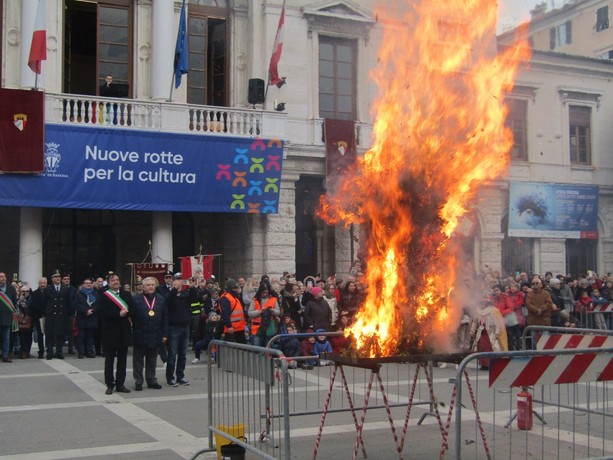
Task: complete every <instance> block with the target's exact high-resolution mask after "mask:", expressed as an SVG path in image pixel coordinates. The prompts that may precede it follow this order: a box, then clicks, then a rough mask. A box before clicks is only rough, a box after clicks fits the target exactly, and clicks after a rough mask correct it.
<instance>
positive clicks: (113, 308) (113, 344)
mask: <svg viewBox="0 0 613 460" xmlns="http://www.w3.org/2000/svg"><path fill="white" fill-rule="evenodd" d="M106 292H107V291H104V292H100V293H98V306H99V309H100V317H101V318H102V325H103V326H102V348H105V349H113V348H121V347H128V346H130V345H132V326H131V325H130V315H129V314H128V315H126V316H120V314H119V313H120V308H119V307H118V306H117V305H116V304H115V303H114V302H113V301H112V300H111V299H110V298H109V297H108V295H107V294H106ZM119 296H120V297H121V298H122V299H123V300H124V302H125V303H126V304H127V305H128V312H129V311H130V310H131V309H132V308H134V304H133V302H132V295H131V294H130V293H129V292H125V291H124V290H121V291H120V292H119Z"/></svg>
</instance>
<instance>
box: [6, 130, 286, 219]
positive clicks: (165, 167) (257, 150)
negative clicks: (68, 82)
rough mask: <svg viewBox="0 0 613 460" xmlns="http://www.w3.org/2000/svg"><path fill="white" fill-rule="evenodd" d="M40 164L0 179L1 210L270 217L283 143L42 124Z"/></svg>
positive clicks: (275, 202)
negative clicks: (31, 170)
mask: <svg viewBox="0 0 613 460" xmlns="http://www.w3.org/2000/svg"><path fill="white" fill-rule="evenodd" d="M44 161H45V170H44V172H43V173H41V174H34V175H23V174H19V175H17V174H4V175H0V202H1V203H2V204H3V206H31V207H61V208H82V209H119V210H141V211H197V212H248V213H273V214H274V213H277V212H278V207H279V206H278V204H279V191H280V188H281V170H282V162H283V143H282V142H281V141H280V140H278V139H241V138H234V137H217V136H203V135H194V134H174V133H167V132H165V133H161V132H157V131H137V130H121V129H107V128H101V129H98V128H91V127H74V126H70V127H67V126H62V125H53V124H47V125H46V128H45V160H44Z"/></svg>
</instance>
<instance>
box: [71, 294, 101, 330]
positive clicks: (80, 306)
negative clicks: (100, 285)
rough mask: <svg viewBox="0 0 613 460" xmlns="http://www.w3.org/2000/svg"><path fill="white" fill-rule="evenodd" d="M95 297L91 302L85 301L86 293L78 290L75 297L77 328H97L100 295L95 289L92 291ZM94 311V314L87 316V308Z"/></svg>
mask: <svg viewBox="0 0 613 460" xmlns="http://www.w3.org/2000/svg"><path fill="white" fill-rule="evenodd" d="M92 295H93V296H94V297H95V300H94V302H93V303H91V304H88V303H87V295H86V294H85V293H84V292H83V291H78V292H77V294H76V296H75V299H76V301H77V327H78V328H79V329H97V328H98V314H99V313H100V311H99V310H100V306H99V305H98V296H99V295H100V294H99V293H98V291H96V290H95V289H94V290H93V292H92ZM90 308H91V309H92V310H93V311H94V314H93V315H91V316H87V311H88V310H89V309H90Z"/></svg>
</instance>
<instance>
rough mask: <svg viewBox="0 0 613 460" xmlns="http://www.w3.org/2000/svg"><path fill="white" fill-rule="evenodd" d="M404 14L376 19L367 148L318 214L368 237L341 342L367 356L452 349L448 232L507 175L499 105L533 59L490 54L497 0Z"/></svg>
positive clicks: (453, 273)
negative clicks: (355, 305)
mask: <svg viewBox="0 0 613 460" xmlns="http://www.w3.org/2000/svg"><path fill="white" fill-rule="evenodd" d="M404 3H406V5H405V6H404V11H406V15H405V16H404V17H402V18H400V17H399V16H398V11H397V10H395V9H393V8H388V2H381V9H380V11H377V15H378V18H379V22H384V23H385V24H386V25H387V27H386V32H385V33H384V35H383V37H382V42H381V47H380V49H379V60H378V65H377V67H376V68H375V69H373V71H372V73H371V75H372V78H373V79H374V81H375V82H376V84H377V86H378V89H379V93H378V97H377V98H376V102H375V104H374V110H375V111H376V117H375V125H374V133H375V140H374V144H373V146H372V147H371V149H370V150H369V151H368V152H366V154H365V155H364V157H363V158H362V159H360V160H359V162H358V164H357V166H356V169H355V171H353V172H352V174H350V175H348V176H346V177H345V179H344V181H343V182H342V183H341V184H339V185H338V186H335V187H334V188H335V190H336V192H335V193H334V194H328V195H326V196H325V197H324V198H323V199H322V206H321V211H320V215H321V216H322V217H323V218H324V219H325V220H326V221H327V222H328V223H330V224H338V223H341V222H343V223H345V224H347V225H348V224H349V223H358V224H360V225H361V226H362V229H363V230H365V231H363V233H365V234H367V235H368V238H367V241H366V242H365V251H366V256H365V258H366V263H367V267H366V270H365V276H364V281H365V283H366V284H367V296H366V298H365V301H364V303H363V305H362V307H361V309H360V312H359V314H358V316H357V317H356V321H355V322H354V324H353V325H352V326H351V328H350V331H349V332H348V334H349V335H351V336H352V337H353V339H354V341H355V348H356V351H357V352H358V354H359V355H360V356H363V357H381V356H391V355H396V354H407V353H418V352H420V351H421V352H422V353H423V352H424V351H434V352H443V351H445V352H447V351H450V350H451V336H452V335H453V333H454V332H455V330H456V329H457V326H458V325H459V320H460V315H461V310H462V308H461V305H459V302H457V300H455V299H454V292H453V291H454V285H455V280H456V277H457V274H458V271H459V270H460V269H461V268H463V266H462V265H461V264H462V263H463V261H462V260H461V257H459V251H458V249H457V245H455V244H453V241H454V238H453V235H454V230H455V229H456V227H457V226H458V223H459V222H460V220H461V219H462V217H463V216H464V215H465V214H466V213H468V212H469V211H470V209H471V207H474V205H475V201H476V199H477V198H478V193H479V191H480V190H482V187H483V186H484V185H487V184H491V183H492V181H494V180H496V179H500V178H502V177H503V176H504V175H505V173H506V171H507V167H508V162H509V158H508V152H509V150H510V148H511V147H512V145H513V135H512V133H511V131H510V130H509V129H508V128H506V127H505V117H506V114H507V109H506V106H505V104H504V99H505V95H506V94H507V93H508V92H509V91H510V90H511V89H512V87H513V82H514V78H515V75H516V73H517V69H518V66H519V65H520V64H521V63H522V62H525V61H526V60H527V59H528V58H529V47H528V45H527V44H526V43H525V42H522V41H518V43H517V44H516V45H515V46H513V47H510V48H508V49H506V50H504V51H502V52H500V53H499V52H497V49H496V45H495V27H496V1H495V0H470V1H466V0H447V1H444V2H442V1H437V0H424V1H422V2H412V1H409V0H405V1H404Z"/></svg>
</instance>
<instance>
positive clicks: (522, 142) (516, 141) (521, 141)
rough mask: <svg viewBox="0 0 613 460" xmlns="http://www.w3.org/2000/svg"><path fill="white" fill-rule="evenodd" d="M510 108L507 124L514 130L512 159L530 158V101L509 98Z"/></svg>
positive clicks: (508, 104) (508, 105)
mask: <svg viewBox="0 0 613 460" xmlns="http://www.w3.org/2000/svg"><path fill="white" fill-rule="evenodd" d="M506 103H507V107H508V108H509V114H508V115H507V121H506V125H507V127H508V128H509V129H510V130H511V131H512V132H513V147H512V148H511V160H527V159H528V138H527V133H526V125H527V122H526V120H527V113H528V101H527V100H525V99H508V100H507V101H506Z"/></svg>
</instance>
